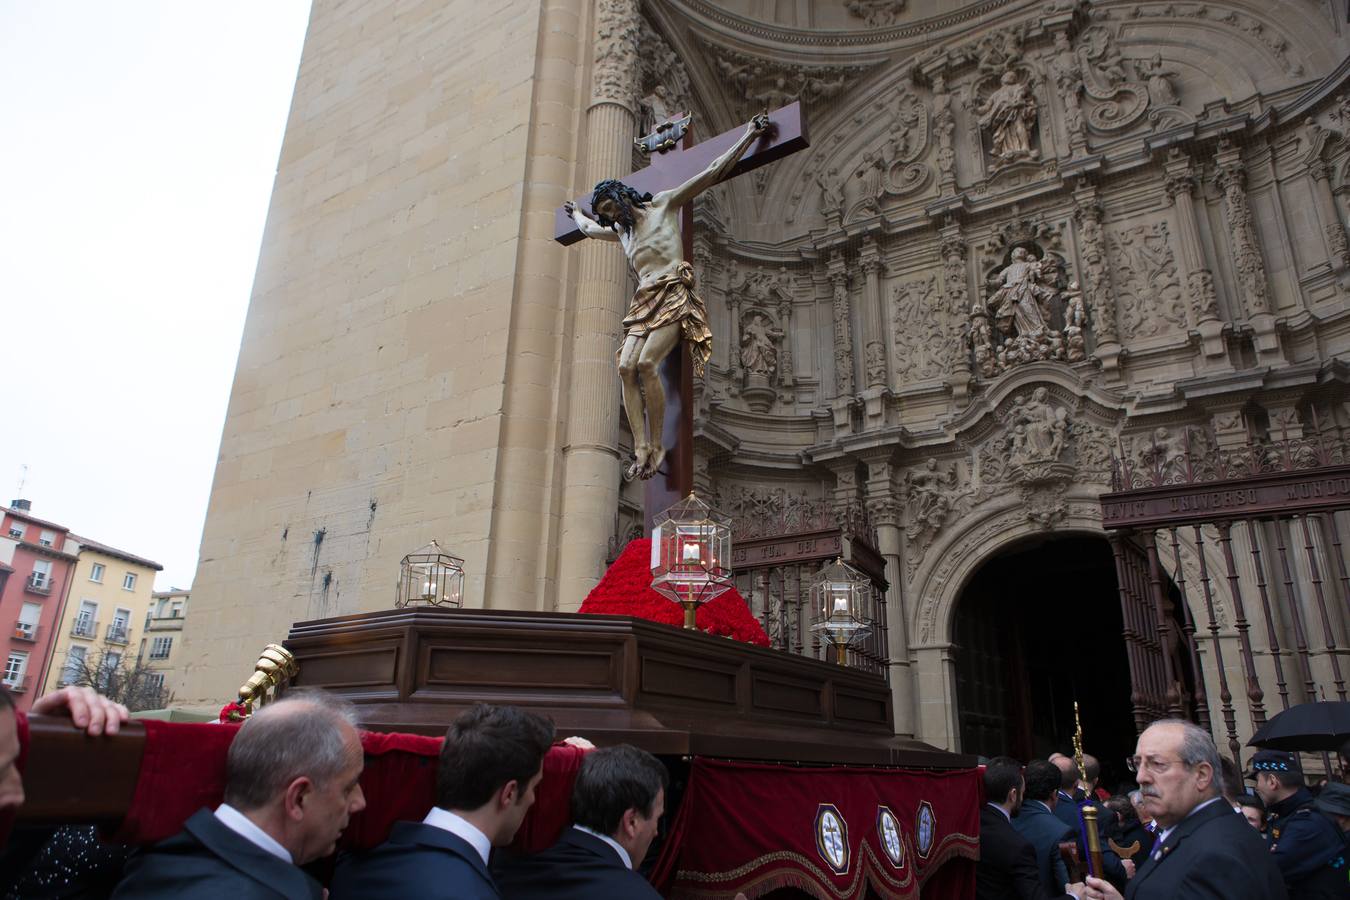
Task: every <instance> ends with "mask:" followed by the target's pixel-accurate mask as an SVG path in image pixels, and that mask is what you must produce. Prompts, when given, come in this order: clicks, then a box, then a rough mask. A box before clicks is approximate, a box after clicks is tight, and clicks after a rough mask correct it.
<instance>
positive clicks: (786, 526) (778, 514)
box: [713, 483, 836, 540]
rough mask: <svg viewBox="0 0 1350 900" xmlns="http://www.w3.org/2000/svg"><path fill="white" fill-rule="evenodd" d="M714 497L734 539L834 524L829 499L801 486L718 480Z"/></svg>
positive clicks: (808, 529)
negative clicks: (743, 483)
mask: <svg viewBox="0 0 1350 900" xmlns="http://www.w3.org/2000/svg"><path fill="white" fill-rule="evenodd" d="M713 499H714V501H715V502H714V503H713V506H715V507H716V508H717V509H718V510H719V511H720V512H722V513H723V514H725V515H728V516H730V517H731V531H732V537H733V539H735V540H753V539H755V538H762V537H776V536H777V535H780V534H793V533H795V532H800V531H817V530H821V529H825V528H833V527H835V524H836V521H835V517H834V512H833V505H832V503H831V502H830V501H829V500H823V499H821V498H820V497H819V496H814V497H813V496H811V495H810V494H809V493H808V492H807V491H806V490H805V489H804V488H802V489H798V490H796V491H789V490H787V489H785V488H782V487H763V486H761V487H747V486H745V485H738V484H728V483H719V484H718V485H717V490H716V494H715V495H714V498H713Z"/></svg>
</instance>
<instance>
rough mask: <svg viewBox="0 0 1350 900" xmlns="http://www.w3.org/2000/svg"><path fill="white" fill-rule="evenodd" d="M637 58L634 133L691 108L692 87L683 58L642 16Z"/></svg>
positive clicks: (651, 128)
mask: <svg viewBox="0 0 1350 900" xmlns="http://www.w3.org/2000/svg"><path fill="white" fill-rule="evenodd" d="M638 60H639V63H640V67H641V74H640V76H639V82H640V83H639V84H638V85H637V91H638V93H637V96H638V98H639V100H638V113H639V121H638V134H650V133H651V132H652V131H654V130H655V128H656V125H657V123H659V122H664V121H665V120H666V119H668V118H670V117H671V116H674V115H677V114H679V113H682V112H691V111H692V110H693V91H692V89H691V88H690V85H689V73H688V72H687V71H686V70H685V67H684V60H682V59H680V57H679V54H677V53H676V52H675V51H674V50H673V49H671V47H670V44H668V43H666V39H665V38H664V37H662V36H661V35H660V34H659V33H658V32H657V31H656V29H655V28H653V27H652V24H651V23H650V22H648V21H647V20H646V19H645V18H644V19H642V24H641V29H640V31H639V33H638Z"/></svg>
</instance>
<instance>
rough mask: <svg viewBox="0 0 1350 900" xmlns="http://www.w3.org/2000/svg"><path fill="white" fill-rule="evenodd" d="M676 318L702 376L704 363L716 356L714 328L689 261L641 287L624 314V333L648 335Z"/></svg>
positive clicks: (696, 367) (675, 320) (639, 335)
mask: <svg viewBox="0 0 1350 900" xmlns="http://www.w3.org/2000/svg"><path fill="white" fill-rule="evenodd" d="M675 322H679V323H680V331H681V336H682V337H683V339H684V340H685V341H687V342H688V343H689V355H690V357H691V358H692V359H693V361H694V374H695V375H698V376H702V375H703V367H704V365H706V364H707V362H708V360H709V359H710V358H711V357H712V329H711V328H709V327H708V310H707V308H706V307H705V306H704V305H703V301H702V300H701V299H699V296H698V294H696V293H694V267H693V266H691V265H690V264H689V263H687V262H682V263H680V264H679V266H677V267H676V269H675V271H674V272H672V273H671V274H669V275H666V276H664V277H663V278H660V279H658V280H656V281H654V282H652V283H651V284H649V285H647V286H645V287H640V288H638V290H637V293H635V294H634V295H633V302H632V303H630V304H628V312H627V313H626V314H625V315H624V317H623V328H624V334H625V335H629V334H632V335H637V336H638V337H646V336H647V335H648V334H651V333H652V332H653V331H655V330H656V329H658V328H661V327H662V326H664V325H670V324H673V323H675Z"/></svg>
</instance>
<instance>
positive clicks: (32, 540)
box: [0, 500, 77, 709]
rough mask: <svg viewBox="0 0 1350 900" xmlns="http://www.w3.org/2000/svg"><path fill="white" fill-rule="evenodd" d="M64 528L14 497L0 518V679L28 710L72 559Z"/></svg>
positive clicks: (51, 642) (51, 638)
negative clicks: (1, 666)
mask: <svg viewBox="0 0 1350 900" xmlns="http://www.w3.org/2000/svg"><path fill="white" fill-rule="evenodd" d="M68 538H69V529H67V528H66V527H65V526H64V525H56V524H53V523H51V522H46V521H43V520H42V519H39V518H36V517H34V516H33V514H32V505H31V504H30V503H29V502H28V501H27V500H15V501H14V502H13V504H11V505H10V507H9V508H8V509H5V510H3V518H2V519H0V636H2V637H3V638H4V641H3V644H4V645H3V647H2V648H0V649H3V652H4V663H5V665H4V670H3V672H0V682H3V683H4V685H5V687H7V688H9V690H10V691H12V692H13V693H14V694H15V700H16V701H17V702H18V706H19V709H28V707H29V706H31V705H32V703H33V698H34V696H35V694H36V693H37V692H38V690H39V679H40V677H41V674H42V672H43V670H44V668H45V667H46V663H47V657H48V656H49V655H50V654H51V652H52V647H53V646H55V638H56V623H57V617H58V615H59V614H60V611H61V606H62V600H64V599H65V595H66V592H67V591H68V590H69V589H70V580H71V574H72V573H73V572H74V569H75V563H76V561H77V557H76V556H75V554H73V553H67V552H66V549H65V547H66V541H67V539H68Z"/></svg>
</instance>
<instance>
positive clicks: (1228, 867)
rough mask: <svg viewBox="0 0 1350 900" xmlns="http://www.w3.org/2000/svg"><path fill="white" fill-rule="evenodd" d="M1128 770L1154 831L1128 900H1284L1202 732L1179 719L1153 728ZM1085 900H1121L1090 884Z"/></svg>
mask: <svg viewBox="0 0 1350 900" xmlns="http://www.w3.org/2000/svg"><path fill="white" fill-rule="evenodd" d="M1130 763H1131V768H1132V769H1133V771H1135V772H1136V773H1137V777H1138V780H1139V790H1140V792H1141V793H1142V794H1143V795H1144V804H1145V806H1146V807H1147V809H1148V812H1149V814H1151V815H1152V816H1153V819H1154V821H1155V822H1157V825H1158V829H1159V830H1158V840H1157V842H1156V843H1155V844H1154V845H1153V851H1152V852H1151V853H1150V854H1149V856H1148V859H1147V860H1146V861H1144V862H1143V863H1142V864H1141V865H1140V866H1139V869H1138V872H1137V873H1136V874H1135V876H1134V878H1132V879H1131V880H1130V883H1129V887H1128V888H1127V889H1126V891H1125V898H1126V900H1287V897H1288V894H1287V893H1286V892H1285V889H1284V881H1283V879H1282V878H1281V877H1280V870H1279V869H1278V868H1277V867H1276V865H1275V862H1274V860H1273V859H1271V855H1270V851H1269V849H1268V848H1267V847H1266V844H1265V842H1264V841H1262V840H1261V838H1260V836H1259V835H1258V834H1257V833H1256V832H1255V830H1253V829H1252V827H1251V826H1250V825H1248V824H1247V820H1246V819H1244V818H1243V817H1242V816H1240V815H1238V814H1237V813H1236V812H1234V811H1233V807H1232V806H1230V805H1229V804H1228V803H1227V802H1226V801H1225V800H1224V799H1223V795H1222V793H1221V792H1220V790H1219V783H1218V778H1219V771H1220V765H1219V750H1218V748H1217V747H1215V746H1214V739H1213V738H1211V737H1210V736H1209V733H1208V732H1206V731H1205V730H1204V729H1202V728H1199V727H1198V726H1196V725H1193V724H1192V723H1190V722H1184V721H1182V720H1180V719H1165V720H1163V721H1160V722H1154V723H1153V724H1152V725H1150V726H1149V727H1148V728H1146V729H1145V730H1144V733H1143V734H1141V735H1140V736H1139V743H1138V744H1137V746H1136V747H1135V756H1134V757H1133V758H1132V759H1131V761H1130ZM1087 896H1088V897H1089V898H1091V900H1119V898H1120V893H1119V892H1118V891H1117V890H1116V889H1115V888H1114V887H1112V886H1111V885H1110V884H1109V883H1108V882H1106V881H1102V880H1101V879H1100V878H1089V879H1088V880H1087Z"/></svg>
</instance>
